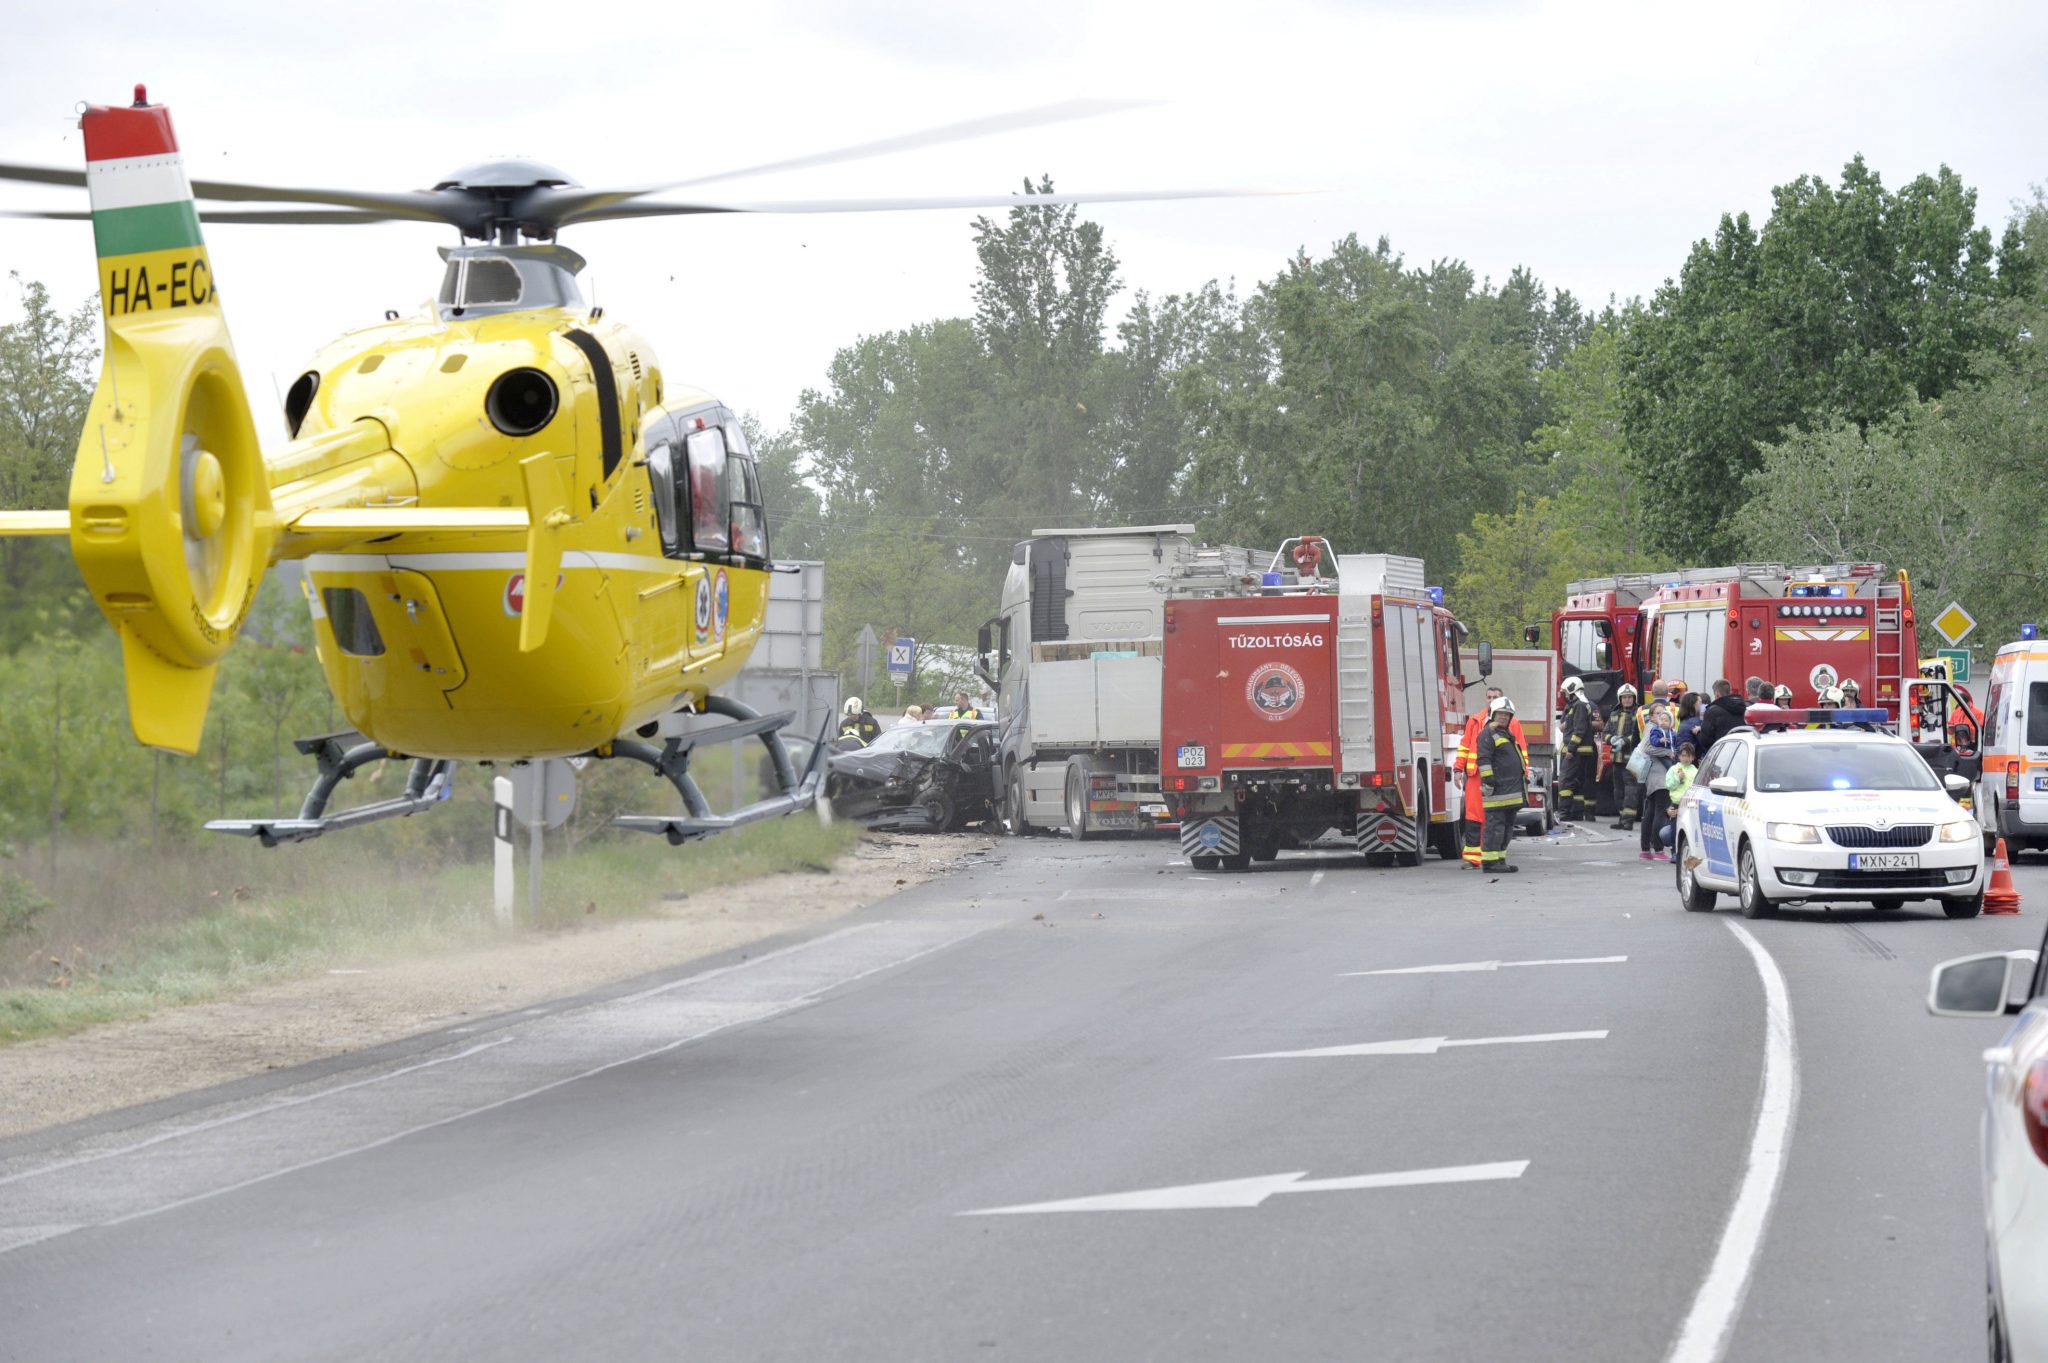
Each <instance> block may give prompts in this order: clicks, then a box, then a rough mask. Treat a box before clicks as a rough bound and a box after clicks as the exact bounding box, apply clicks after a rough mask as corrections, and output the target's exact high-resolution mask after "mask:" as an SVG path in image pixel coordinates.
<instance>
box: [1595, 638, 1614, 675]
mask: <svg viewBox="0 0 2048 1363" xmlns="http://www.w3.org/2000/svg"><path fill="white" fill-rule="evenodd" d="M1613 661H1614V651H1613V650H1612V649H1611V648H1609V647H1608V646H1607V641H1606V640H1605V639H1595V640H1594V641H1593V666H1595V667H1597V668H1599V669H1600V670H1601V671H1602V672H1605V671H1606V670H1607V669H1608V666H1609V665H1610V664H1611V663H1612V662H1613Z"/></svg>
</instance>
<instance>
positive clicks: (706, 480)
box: [683, 426, 732, 553]
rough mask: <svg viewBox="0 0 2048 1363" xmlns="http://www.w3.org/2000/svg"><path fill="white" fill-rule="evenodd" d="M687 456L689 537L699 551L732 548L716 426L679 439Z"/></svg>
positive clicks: (722, 446) (727, 483)
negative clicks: (688, 471)
mask: <svg viewBox="0 0 2048 1363" xmlns="http://www.w3.org/2000/svg"><path fill="white" fill-rule="evenodd" d="M683 446H684V449H685V450H686V451H687V452H688V454H689V458H690V538H691V541H692V542H693V544H694V545H695V547H696V549H697V551H698V552H699V553H725V552H727V551H729V550H730V549H731V548H732V533H731V527H730V526H729V525H728V523H727V518H726V507H727V504H728V503H729V502H730V501H731V500H732V490H731V486H730V474H729V473H728V471H727V462H728V461H727V459H726V454H725V438H724V436H723V435H721V434H720V432H719V430H718V428H717V427H716V426H711V427H707V428H706V429H704V430H701V431H692V432H690V434H689V436H688V437H687V438H686V439H685V440H684V442H683Z"/></svg>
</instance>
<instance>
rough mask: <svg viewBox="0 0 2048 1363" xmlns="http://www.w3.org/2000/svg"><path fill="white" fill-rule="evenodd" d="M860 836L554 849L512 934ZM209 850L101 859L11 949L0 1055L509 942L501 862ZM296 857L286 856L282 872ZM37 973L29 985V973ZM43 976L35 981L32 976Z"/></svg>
mask: <svg viewBox="0 0 2048 1363" xmlns="http://www.w3.org/2000/svg"><path fill="white" fill-rule="evenodd" d="M859 838H860V831H859V829H858V828H857V827H854V826H852V825H850V824H845V823H841V824H835V825H832V826H830V827H827V826H824V825H821V824H820V823H818V822H817V821H816V820H814V819H810V818H802V817H799V818H790V819H778V820H774V821H771V822H768V823H762V824H754V825H751V826H749V827H747V828H743V829H740V830H739V831H737V832H734V833H730V834H726V835H723V836H720V837H716V838H712V839H710V840H708V841H706V842H703V843H698V844H694V845H691V846H688V847H684V848H673V847H670V846H668V845H667V844H666V843H665V842H661V841H659V840H657V839H653V838H642V839H638V840H634V841H630V842H625V841H620V842H605V843H598V844H586V845H585V846H584V847H582V848H580V849H578V850H577V851H576V852H574V853H573V854H568V855H554V854H553V853H552V851H551V852H550V855H549V857H548V859H547V862H546V864H545V867H544V870H543V873H542V904H541V914H540V921H539V923H538V924H534V923H531V922H529V921H527V918H526V910H525V904H526V897H525V885H524V883H523V867H524V855H523V849H522V851H521V858H520V863H521V868H522V872H521V874H522V882H521V884H520V887H519V893H518V896H517V898H516V902H517V904H518V906H519V907H518V918H519V926H518V927H516V928H515V929H514V930H513V933H514V935H517V934H529V933H535V932H539V933H546V932H560V931H565V930H570V929H573V928H574V927H576V926H578V925H581V924H584V923H588V922H591V921H593V920H620V919H629V918H639V917H647V916H650V915H652V914H654V913H655V912H657V911H658V909H659V907H660V905H661V903H662V901H663V900H664V899H665V898H672V897H676V896H678V895H683V894H690V895H695V894H699V893H702V892H704V891H706V890H711V889H715V888H716V887H718V886H721V885H731V884H735V883H737V882H740V881H744V880H752V879H755V878H757V877H760V876H764V875H770V874H773V873H775V872H778V871H798V870H818V871H824V870H829V869H830V868H831V866H832V863H833V861H834V860H835V859H836V858H837V857H839V856H840V855H841V854H843V853H845V852H847V851H850V850H851V849H852V847H853V846H854V844H855V843H856V842H857V841H859ZM248 850H250V849H247V848H244V847H240V846H238V847H236V848H231V849H225V850H223V849H221V848H220V845H219V844H209V845H203V846H201V847H198V848H195V849H192V850H190V851H188V852H185V853H183V854H168V855H165V856H150V857H147V858H141V857H138V856H137V855H136V854H135V853H133V852H132V851H123V850H121V849H112V848H109V849H100V851H99V854H98V855H97V856H96V857H93V858H87V860H90V861H93V862H94V863H96V864H95V868H94V869H95V873H94V874H93V875H92V876H91V877H90V879H89V880H88V881H87V882H86V883H85V884H83V885H81V886H79V887H78V888H77V889H75V890H73V891H71V892H70V893H69V894H61V895H60V894H53V895H52V896H51V898H52V900H53V901H54V903H53V904H52V905H51V906H50V907H49V908H48V909H46V910H45V911H43V912H42V913H41V914H39V915H38V917H37V919H36V922H35V923H34V925H33V927H32V929H30V930H29V931H28V932H27V933H25V934H22V935H21V936H20V938H18V939H17V940H16V941H14V942H12V943H10V946H11V947H12V951H11V953H10V955H9V958H8V960H7V962H6V963H5V966H4V968H5V971H6V974H5V978H6V979H7V980H8V981H9V982H8V983H6V984H4V985H0V1044H6V1043H10V1042H15V1041H23V1040H28V1039H31V1038H35V1037H45V1036H56V1035H61V1034H64V1033H67V1032H75V1031H79V1030H81V1029H83V1028H86V1027H90V1026H93V1025H95V1024H98V1023H102V1022H110V1021H115V1020H118V1019H122V1018H133V1017H140V1016H143V1015H145V1014H147V1013H149V1012H151V1011H153V1010H155V1009H158V1008H163V1007H168V1006H175V1005H178V1004H186V1003H196V1002H201V1001H204V1000H207V999H213V998H218V997H221V996H222V995H224V994H227V993H231V992H233V991H235V990H238V989H244V988H248V987H249V986H252V985H257V984H264V983H269V982H272V981H276V980H283V979H290V978H294V977H297V976H302V975H308V974H315V973H318V972H320V971H322V970H325V969H328V968H330V967H332V966H335V965H337V964H341V963H348V962H363V961H374V960H379V959H390V958H395V957H407V956H417V955H421V954H424V953H428V952H433V951H442V950H449V949H454V948H461V947H467V946H477V945H482V944H486V943H492V942H500V941H504V940H506V939H507V934H506V933H505V932H504V931H502V930H501V929H499V928H498V927H496V926H495V922H494V917H493V914H492V912H491V867H490V866H489V865H488V864H487V863H477V862H460V861H458V862H450V863H445V864H441V865H438V866H432V867H429V868H426V869H421V870H417V871H412V872H406V871H404V870H401V869H398V868H397V866H396V865H395V864H394V863H393V862H392V861H391V860H389V859H385V858H380V857H378V856H376V855H374V849H371V852H372V854H371V855H364V852H363V850H361V849H360V848H358V849H357V850H354V851H351V850H349V849H348V847H347V846H346V840H337V841H336V842H335V843H331V844H329V843H326V840H324V839H323V840H322V841H321V842H318V843H312V844H307V845H306V846H304V847H300V848H287V849H279V850H278V851H274V852H270V853H268V854H267V856H268V857H269V858H271V859H272V860H268V861H266V860H263V859H262V857H263V855H264V854H260V853H259V854H258V855H256V856H247V855H243V853H244V852H246V851H248ZM279 858H283V860H278V859H279ZM24 977H28V978H27V979H25V978H24ZM30 980H33V981H34V982H29V981H30Z"/></svg>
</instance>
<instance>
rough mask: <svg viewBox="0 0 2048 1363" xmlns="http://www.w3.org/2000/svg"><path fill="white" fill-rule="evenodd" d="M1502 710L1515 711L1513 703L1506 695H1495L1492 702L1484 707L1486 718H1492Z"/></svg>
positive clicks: (1510, 712) (1511, 712)
mask: <svg viewBox="0 0 2048 1363" xmlns="http://www.w3.org/2000/svg"><path fill="white" fill-rule="evenodd" d="M1503 710H1505V711H1507V712H1508V713H1509V714H1513V713H1514V712H1515V703H1514V702H1513V701H1511V700H1509V699H1508V698H1507V697H1506V696H1495V697H1494V698H1493V702H1492V703H1491V704H1490V705H1488V706H1487V707H1486V714H1487V717H1488V718H1492V717H1493V716H1494V715H1497V714H1499V713H1500V712H1501V711H1503Z"/></svg>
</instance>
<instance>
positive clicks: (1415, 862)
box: [1394, 795, 1429, 866]
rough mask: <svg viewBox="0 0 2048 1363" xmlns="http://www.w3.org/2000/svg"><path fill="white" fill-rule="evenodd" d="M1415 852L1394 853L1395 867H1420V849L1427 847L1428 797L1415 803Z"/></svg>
mask: <svg viewBox="0 0 2048 1363" xmlns="http://www.w3.org/2000/svg"><path fill="white" fill-rule="evenodd" d="M1413 833H1414V837H1415V850H1414V851H1413V852H1396V853H1394V864H1395V865H1396V866H1420V865H1422V849H1423V848H1425V847H1427V846H1429V797H1428V796H1426V795H1425V796H1423V797H1422V798H1421V799H1420V800H1417V801H1416V802H1415V827H1414V829H1413Z"/></svg>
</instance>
